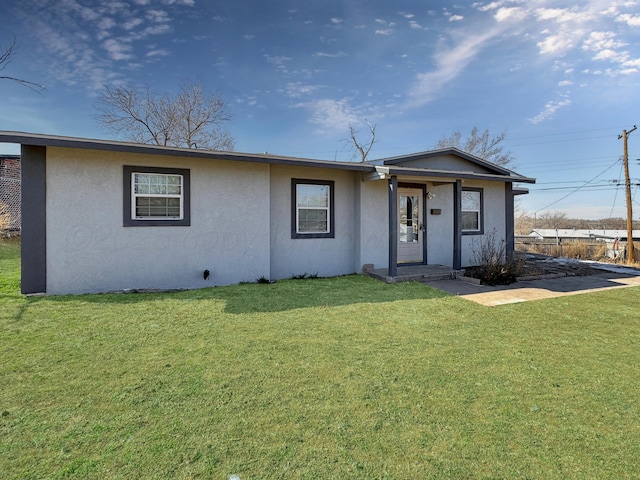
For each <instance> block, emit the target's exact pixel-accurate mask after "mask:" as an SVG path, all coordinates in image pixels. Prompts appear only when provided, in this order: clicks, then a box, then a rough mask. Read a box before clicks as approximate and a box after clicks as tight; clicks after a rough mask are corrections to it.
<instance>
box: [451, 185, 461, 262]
mask: <svg viewBox="0 0 640 480" xmlns="http://www.w3.org/2000/svg"><path fill="white" fill-rule="evenodd" d="M461 268H462V180H458V181H456V183H454V184H453V269H454V270H460V269H461Z"/></svg>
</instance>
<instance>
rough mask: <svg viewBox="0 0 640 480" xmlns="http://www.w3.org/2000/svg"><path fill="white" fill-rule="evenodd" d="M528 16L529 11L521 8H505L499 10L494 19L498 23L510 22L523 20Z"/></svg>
mask: <svg viewBox="0 0 640 480" xmlns="http://www.w3.org/2000/svg"><path fill="white" fill-rule="evenodd" d="M527 16H528V14H527V11H526V10H524V9H522V8H520V7H503V8H499V9H498V11H497V12H496V13H495V15H494V16H493V18H495V19H496V21H497V22H506V21H509V20H523V19H525V18H526V17H527Z"/></svg>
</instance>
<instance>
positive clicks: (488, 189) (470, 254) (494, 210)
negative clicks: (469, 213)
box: [462, 181, 506, 267]
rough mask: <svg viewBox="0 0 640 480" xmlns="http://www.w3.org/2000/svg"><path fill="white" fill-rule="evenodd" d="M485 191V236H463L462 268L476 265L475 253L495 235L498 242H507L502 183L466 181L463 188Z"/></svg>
mask: <svg viewBox="0 0 640 480" xmlns="http://www.w3.org/2000/svg"><path fill="white" fill-rule="evenodd" d="M465 187H474V188H482V189H483V203H484V208H483V211H484V218H483V219H484V234H483V235H462V267H468V266H471V265H474V264H475V262H474V252H479V251H480V249H481V248H482V242H483V241H485V239H487V237H488V236H490V235H492V234H494V238H495V241H496V242H501V241H503V240H505V230H506V223H505V189H504V184H503V183H502V182H473V181H465V182H464V183H463V185H462V188H463V189H464V188H465Z"/></svg>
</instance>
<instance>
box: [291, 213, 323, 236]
mask: <svg viewBox="0 0 640 480" xmlns="http://www.w3.org/2000/svg"><path fill="white" fill-rule="evenodd" d="M327 218H328V212H327V210H319V209H307V208H304V209H300V210H298V232H300V233H326V232H327V231H328V221H327Z"/></svg>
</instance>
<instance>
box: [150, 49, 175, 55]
mask: <svg viewBox="0 0 640 480" xmlns="http://www.w3.org/2000/svg"><path fill="white" fill-rule="evenodd" d="M170 54H171V53H170V52H169V50H167V49H165V48H157V49H155V50H150V51H148V52H147V54H146V56H147V57H166V56H169V55H170Z"/></svg>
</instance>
